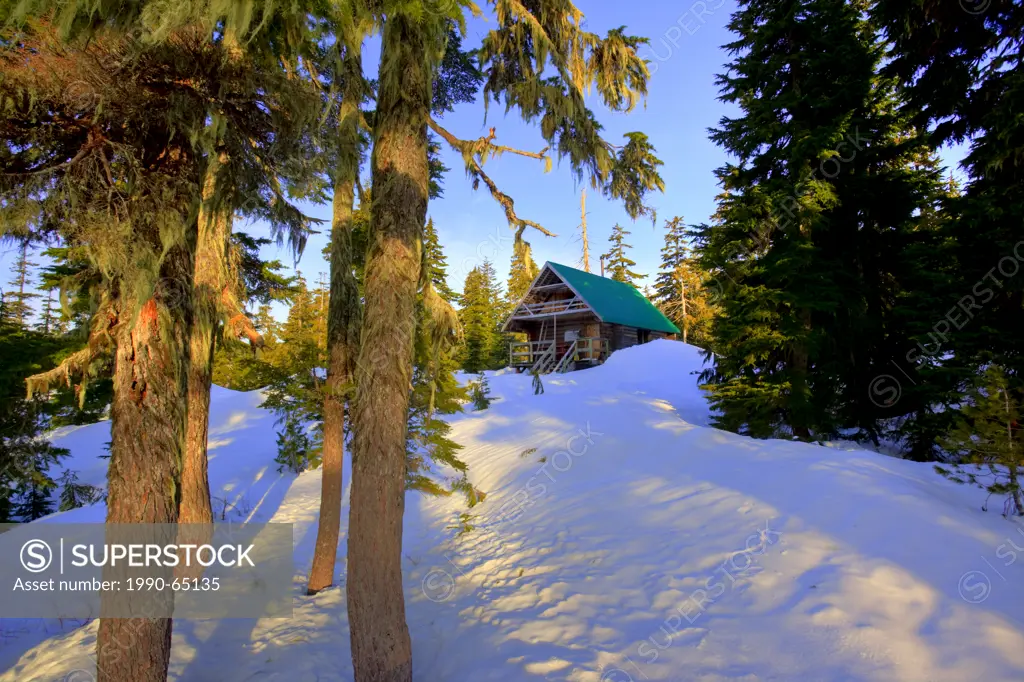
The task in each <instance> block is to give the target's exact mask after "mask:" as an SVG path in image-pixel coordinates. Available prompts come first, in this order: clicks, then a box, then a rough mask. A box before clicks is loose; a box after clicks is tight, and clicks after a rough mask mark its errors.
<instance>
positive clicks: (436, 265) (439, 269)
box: [423, 218, 457, 303]
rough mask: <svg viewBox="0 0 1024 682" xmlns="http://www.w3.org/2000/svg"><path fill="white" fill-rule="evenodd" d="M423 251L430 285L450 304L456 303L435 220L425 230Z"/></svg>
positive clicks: (429, 221) (446, 260)
mask: <svg viewBox="0 0 1024 682" xmlns="http://www.w3.org/2000/svg"><path fill="white" fill-rule="evenodd" d="M423 250H424V252H425V254H424V259H425V260H424V263H425V264H426V266H427V267H428V268H429V270H428V271H427V274H428V276H429V278H430V285H431V286H432V287H433V288H434V291H436V292H437V294H438V296H440V297H441V298H442V299H444V300H445V301H447V302H448V303H454V302H455V301H456V299H457V297H456V295H455V292H454V291H452V289H451V287H450V286H448V259H447V258H446V257H445V255H444V249H443V248H442V247H441V242H440V240H439V239H438V237H437V229H436V228H435V227H434V219H433V218H430V219H428V220H427V225H426V227H424V228H423Z"/></svg>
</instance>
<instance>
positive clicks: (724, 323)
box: [696, 0, 938, 439]
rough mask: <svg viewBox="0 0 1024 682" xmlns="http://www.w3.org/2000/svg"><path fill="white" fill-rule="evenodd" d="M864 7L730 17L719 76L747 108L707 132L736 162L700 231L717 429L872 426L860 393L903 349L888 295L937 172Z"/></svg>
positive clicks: (900, 283)
mask: <svg viewBox="0 0 1024 682" xmlns="http://www.w3.org/2000/svg"><path fill="white" fill-rule="evenodd" d="M863 10H864V7H863V6H861V5H860V4H858V3H835V2H826V1H824V0H822V1H820V2H819V1H810V2H806V1H803V0H788V1H784V2H767V1H762V0H751V1H748V2H742V3H741V5H740V9H739V10H738V11H737V12H736V13H735V14H734V15H733V17H732V19H731V22H730V29H731V30H732V31H733V32H734V33H735V34H737V39H736V40H735V41H734V42H732V43H730V44H729V45H728V46H727V48H728V49H729V50H730V52H731V53H732V54H734V55H735V58H734V60H733V62H732V63H731V64H730V65H729V70H728V72H727V73H726V74H724V75H722V76H720V77H719V83H720V84H721V86H722V92H723V96H722V99H723V100H724V101H726V102H733V103H737V104H739V105H740V108H741V110H742V115H741V116H740V117H738V118H728V117H727V118H723V119H722V121H721V123H720V125H719V127H718V128H717V129H716V130H714V131H713V133H712V139H713V140H714V141H715V142H716V143H718V144H719V145H720V146H722V147H723V148H724V149H725V150H727V151H728V152H729V153H730V155H731V156H733V157H735V158H737V159H738V161H737V162H736V163H729V164H727V165H726V166H724V167H723V168H721V169H719V171H718V177H719V180H720V182H721V183H722V186H723V190H724V191H723V193H722V195H721V197H720V200H719V201H720V203H719V210H718V213H717V215H716V222H715V223H714V224H712V225H705V226H702V227H701V228H699V229H698V230H697V235H696V236H697V240H698V245H699V248H700V252H701V260H702V267H703V269H705V270H707V271H709V272H712V273H714V274H715V276H716V285H718V286H720V287H721V288H722V291H723V296H722V297H721V300H722V312H721V314H720V315H718V316H717V317H716V318H715V322H714V323H713V331H712V335H713V338H714V339H715V344H716V348H715V350H716V353H718V355H716V356H715V358H716V365H715V367H714V368H713V369H711V370H708V371H707V372H705V374H704V378H705V380H707V381H708V389H709V390H710V395H711V400H712V403H713V404H714V406H715V408H716V410H717V411H718V416H717V417H716V423H717V424H718V425H719V426H721V427H723V428H727V429H730V430H736V431H741V432H744V433H748V434H750V435H753V436H759V437H767V436H772V435H775V434H779V433H787V432H789V433H792V434H794V435H796V436H797V437H799V438H803V439H808V438H811V437H812V435H813V436H814V437H819V438H820V437H829V436H833V435H835V434H837V433H838V429H839V428H841V427H849V426H855V427H860V428H862V429H863V430H864V432H866V435H874V434H876V433H877V422H878V420H879V419H881V418H883V417H884V416H886V415H884V414H883V413H882V412H881V411H880V410H878V409H875V407H874V406H873V405H872V403H871V402H870V401H868V400H865V396H867V395H869V393H868V391H869V388H870V385H871V382H872V379H873V378H874V377H875V376H877V375H878V374H879V368H880V367H881V366H882V365H883V362H884V361H885V360H887V359H888V358H892V357H894V356H895V355H896V354H897V353H898V352H899V351H898V350H897V349H900V348H901V347H902V348H907V347H909V346H910V330H909V329H908V327H907V326H903V325H901V324H899V323H898V322H897V320H898V318H897V316H896V315H895V314H894V313H893V310H894V301H898V300H899V299H900V297H901V296H904V295H905V294H906V292H907V289H908V287H910V286H911V285H910V283H909V282H908V279H912V277H910V276H909V275H908V273H907V271H906V270H907V268H906V265H907V255H908V254H909V253H910V252H911V249H912V248H913V246H914V245H915V244H917V243H919V241H920V239H921V237H920V236H919V233H920V228H921V227H922V226H923V224H924V214H925V212H926V210H927V208H928V207H929V205H930V204H931V203H932V202H934V201H935V200H936V195H937V188H938V184H937V181H938V178H937V175H936V173H935V171H934V170H931V169H927V168H917V167H915V162H917V161H920V159H921V156H922V154H923V153H926V152H927V147H926V145H925V141H924V139H923V138H922V137H921V136H920V135H917V134H915V132H914V129H913V127H912V126H911V125H910V122H909V121H907V120H906V118H905V116H904V115H903V114H901V112H900V110H899V107H898V104H899V102H898V99H897V98H896V96H895V93H894V90H895V88H894V84H893V82H892V81H891V79H886V78H883V77H880V76H879V75H878V69H879V66H880V64H881V61H882V59H883V56H884V49H883V46H882V45H881V44H880V42H879V40H878V37H877V30H876V29H875V27H874V26H873V25H872V24H871V23H870V22H869V21H867V19H866V17H865V15H864V12H863ZM837 53H838V54H843V55H844V58H843V59H842V60H838V61H837V60H836V59H835V58H834V55H835V54H837ZM752 92H758V93H771V96H767V95H764V96H758V97H750V93H752ZM808 93H814V95H813V96H811V95H809V94H808ZM767 122H778V123H771V124H768V123H767ZM904 352H905V351H904ZM913 408H914V404H913V402H912V401H907V402H905V403H902V404H901V405H900V409H901V410H907V411H909V410H912V409H913ZM888 416H896V415H892V414H891V413H890V415H888Z"/></svg>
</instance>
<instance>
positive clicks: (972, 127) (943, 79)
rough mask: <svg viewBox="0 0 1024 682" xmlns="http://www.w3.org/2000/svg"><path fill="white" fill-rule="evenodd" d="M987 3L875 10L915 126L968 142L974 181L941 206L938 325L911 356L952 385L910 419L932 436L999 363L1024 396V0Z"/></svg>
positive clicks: (927, 302)
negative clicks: (1023, 240)
mask: <svg viewBox="0 0 1024 682" xmlns="http://www.w3.org/2000/svg"><path fill="white" fill-rule="evenodd" d="M977 5H978V8H977V9H978V11H977V12H973V13H966V12H963V11H960V8H957V7H955V6H953V7H952V8H951V7H950V6H949V5H947V4H946V3H943V2H940V1H939V0H920V1H918V2H914V3H902V2H898V1H893V0H878V2H875V3H873V6H872V12H873V16H874V17H875V18H876V19H877V21H878V23H879V25H880V26H882V27H883V28H884V29H885V34H886V37H887V38H888V39H889V41H890V43H891V48H892V49H891V59H890V60H889V62H888V63H887V65H886V72H887V73H891V74H893V75H894V76H896V77H897V78H898V79H899V82H900V84H901V86H902V94H903V96H904V97H905V99H906V101H907V104H906V109H907V110H908V111H910V112H912V113H913V115H914V123H915V125H917V126H918V127H919V128H921V129H922V130H924V129H927V130H929V131H930V138H931V142H932V145H933V146H935V147H936V148H938V147H939V146H940V145H942V144H945V143H948V142H954V143H955V142H962V141H964V140H969V145H970V146H969V152H968V154H967V156H966V158H965V159H964V161H963V167H964V169H965V170H966V172H967V175H968V181H967V183H966V185H965V186H964V188H963V190H962V191H956V192H947V196H946V200H945V201H944V202H943V206H942V208H943V213H944V214H945V218H946V220H945V225H944V227H943V229H942V238H943V240H944V242H945V243H946V244H947V245H948V246H949V248H946V249H945V250H944V253H943V256H944V257H945V262H944V263H943V265H944V266H945V268H944V269H943V270H941V271H940V272H942V273H943V274H944V275H945V281H941V280H939V281H937V282H936V288H935V289H934V291H935V292H936V295H934V296H931V297H925V296H922V297H921V299H920V300H918V301H917V303H918V306H919V307H918V310H920V311H921V312H922V314H924V315H927V316H929V317H930V318H931V320H932V322H931V324H929V325H928V326H927V327H926V328H924V329H923V330H921V331H920V332H919V333H918V334H917V335H916V338H915V341H916V343H915V344H914V347H913V351H912V353H910V354H908V355H909V357H907V358H906V361H907V362H908V363H911V364H913V365H914V366H915V367H916V368H917V369H918V371H919V372H920V373H921V374H922V376H923V381H919V383H920V384H927V385H928V386H935V387H939V388H941V389H942V390H943V391H944V395H942V396H930V398H931V402H932V404H933V405H934V406H935V407H934V409H932V410H929V411H922V414H923V415H924V417H925V418H922V417H918V418H916V419H914V420H913V421H912V422H910V426H913V427H915V428H916V431H917V432H916V433H912V434H909V436H916V438H917V440H918V441H923V442H928V440H929V437H932V438H934V432H935V431H936V430H940V431H941V430H942V429H943V428H946V427H948V419H949V418H950V417H951V416H952V415H953V414H954V410H953V409H951V408H952V407H955V406H956V405H958V404H959V403H960V393H961V391H962V389H963V387H964V386H971V385H973V383H974V382H975V380H976V377H977V375H978V374H979V373H981V372H983V371H984V370H985V368H986V367H987V366H989V365H991V364H995V365H998V366H1000V367H1002V368H1003V370H1004V371H1005V373H1006V374H1007V376H1008V378H1010V379H1011V381H1010V389H1009V390H1010V391H1011V393H1014V394H1015V396H1016V399H1017V401H1018V402H1019V401H1021V400H1024V392H1021V390H1020V388H1019V377H1021V376H1024V340H1022V336H1021V334H1020V333H1019V331H1018V326H1019V325H1018V320H1019V318H1020V314H1021V309H1022V303H1021V301H1022V300H1024V278H1022V277H1020V276H1019V275H1018V274H1017V272H1016V270H1017V267H1018V265H1019V263H1020V262H1021V261H1024V251H1022V249H1021V246H1020V235H1021V230H1020V216H1021V215H1022V212H1024V126H1022V125H1021V122H1020V115H1019V112H1020V105H1019V102H1020V101H1021V97H1022V96H1024V68H1022V66H1021V63H1022V58H1024V6H1022V5H1021V3H1019V2H993V3H977ZM1014 261H1017V263H1016V264H1015V263H1014ZM937 279H938V278H937ZM965 296H966V298H965ZM951 308H952V309H953V310H952V313H950V311H951ZM959 311H962V313H961V312H959ZM947 314H949V317H947ZM947 322H948V323H949V325H948V326H947V325H946V323H947ZM919 454H920V456H919V457H918V458H919V459H925V458H929V457H930V455H931V452H929V451H925V452H921V453H919Z"/></svg>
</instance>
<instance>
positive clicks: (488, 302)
mask: <svg viewBox="0 0 1024 682" xmlns="http://www.w3.org/2000/svg"><path fill="white" fill-rule="evenodd" d="M461 304H462V307H461V309H460V310H459V318H460V321H461V324H462V329H463V333H464V335H465V343H464V344H463V349H462V368H463V369H464V370H465V371H467V372H470V373H473V374H476V373H479V372H481V371H483V370H485V369H496V368H497V366H498V365H499V364H500V363H501V359H502V358H501V357H500V354H501V352H502V351H501V349H502V345H503V335H502V333H501V324H502V322H503V320H502V318H501V309H502V306H501V294H500V292H499V291H498V286H497V282H496V277H495V274H494V267H493V266H492V265H491V263H490V261H488V260H484V262H483V263H482V264H481V265H479V266H477V267H475V268H473V269H472V270H471V271H470V272H469V274H468V275H466V283H465V286H464V287H463V293H462V297H461Z"/></svg>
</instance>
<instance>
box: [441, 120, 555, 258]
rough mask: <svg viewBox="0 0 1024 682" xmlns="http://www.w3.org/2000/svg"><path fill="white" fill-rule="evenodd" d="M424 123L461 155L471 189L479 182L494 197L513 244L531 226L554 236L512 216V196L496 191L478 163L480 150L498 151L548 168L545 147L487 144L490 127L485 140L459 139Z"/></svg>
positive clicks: (535, 224) (513, 202)
mask: <svg viewBox="0 0 1024 682" xmlns="http://www.w3.org/2000/svg"><path fill="white" fill-rule="evenodd" d="M428 123H429V125H430V129H431V130H433V131H434V132H435V133H437V134H438V135H440V136H441V137H442V138H444V140H445V142H447V143H448V145H449V146H450V147H451V148H452V149H454V150H455V151H457V152H460V153H461V154H462V158H463V161H465V164H466V173H467V174H469V176H470V177H471V178H473V185H474V188H475V187H476V186H477V185H479V183H480V182H483V183H484V184H485V185H487V189H488V190H489V191H490V193H491V196H492V197H494V200H495V201H497V202H498V203H499V204H500V205H501V208H502V210H504V211H505V218H506V219H507V220H508V224H509V226H510V227H512V228H513V229H515V230H516V240H517V241H518V240H520V239H521V238H522V235H523V232H524V231H525V229H526V228H527V227H532V228H533V229H535V230H537V231H538V232H540V233H541V234H543V235H545V236H547V237H557V236H558V235H556V234H555V233H554V232H551V231H550V230H548V229H547V228H545V227H544V226H543V225H540V224H539V223H536V222H534V221H532V220H526V219H525V218H520V217H519V216H518V214H516V210H515V201H514V200H513V199H512V197H510V196H509V195H507V194H505V193H504V192H502V191H501V190H500V189H498V185H497V184H495V182H494V181H493V180H492V179H491V178H490V176H488V175H487V173H485V172H484V169H483V167H482V166H481V164H480V160H481V159H482V158H483V156H484V154H483V152H484V150H491V151H492V153H498V154H500V153H501V152H502V151H509V152H512V153H515V154H520V155H522V156H527V157H530V158H534V159H544V160H547V162H548V165H549V166H550V163H551V160H550V158H548V157H547V156H545V153H546V152H547V148H545V149H543V150H542V151H540V152H537V153H534V152H526V151H522V150H519V149H512V148H510V147H502V146H500V145H495V144H493V143H492V142H491V140H493V139H494V129H493V128H492V129H491V134H490V135H489V136H488V137H481V138H480V139H479V140H460V139H459V138H457V137H455V136H454V135H452V134H451V133H450V132H448V131H447V130H445V129H444V128H442V127H441V126H440V125H438V123H437V121H435V120H433V119H430V120H429V121H428Z"/></svg>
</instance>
